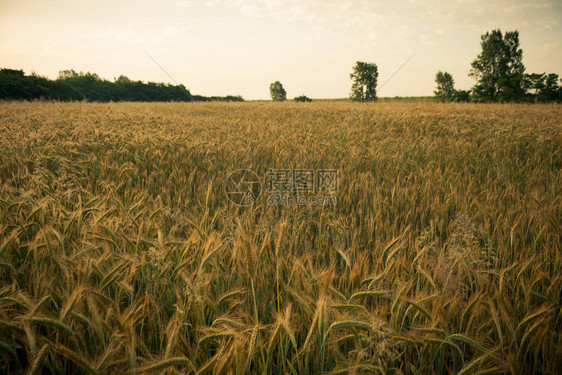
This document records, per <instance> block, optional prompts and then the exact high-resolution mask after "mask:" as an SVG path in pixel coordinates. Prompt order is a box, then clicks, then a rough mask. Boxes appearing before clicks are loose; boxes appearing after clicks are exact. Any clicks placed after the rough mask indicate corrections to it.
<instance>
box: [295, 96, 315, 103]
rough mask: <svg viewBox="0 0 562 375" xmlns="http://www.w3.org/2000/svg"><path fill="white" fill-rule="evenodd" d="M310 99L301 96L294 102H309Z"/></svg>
mask: <svg viewBox="0 0 562 375" xmlns="http://www.w3.org/2000/svg"><path fill="white" fill-rule="evenodd" d="M311 101H312V99H310V98H309V97H308V96H305V95H301V96H297V97H296V98H295V102H311Z"/></svg>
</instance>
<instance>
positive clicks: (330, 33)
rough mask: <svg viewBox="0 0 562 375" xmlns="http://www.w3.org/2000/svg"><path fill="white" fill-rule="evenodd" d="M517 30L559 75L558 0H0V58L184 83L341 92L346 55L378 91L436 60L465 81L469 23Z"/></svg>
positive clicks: (476, 37) (538, 67) (255, 91)
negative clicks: (365, 69)
mask: <svg viewBox="0 0 562 375" xmlns="http://www.w3.org/2000/svg"><path fill="white" fill-rule="evenodd" d="M496 28H500V29H501V30H502V31H508V30H515V29H517V30H519V33H520V40H521V47H522V48H523V62H524V64H525V66H526V68H527V72H529V73H530V72H540V73H542V72H547V73H557V74H559V75H561V76H562V44H561V43H562V42H561V41H562V1H561V0H533V1H530V0H474V1H468V0H466V1H463V0H435V1H432V0H425V1H416V0H406V1H399V0H395V1H393V0H385V1H382V0H300V1H298V0H261V1H260V0H200V1H197V0H180V1H177V0H166V1H165V0H154V1H147V0H139V1H132V0H131V1H117V0H98V1H83V0H65V1H62V0H29V1H27V0H13V1H12V0H0V67H4V68H13V69H23V70H24V71H25V72H26V73H28V74H29V73H31V72H32V71H35V72H36V73H37V74H40V75H44V76H48V77H50V78H56V77H57V74H58V71H60V70H63V69H74V70H77V71H91V72H95V73H98V74H99V75H100V76H101V77H104V78H107V79H110V80H112V79H113V78H114V77H117V76H119V75H121V74H123V75H126V76H128V77H129V78H131V79H134V80H142V81H154V82H169V83H173V82H172V80H171V79H170V78H169V77H168V76H167V75H166V74H165V73H164V72H162V71H161V70H160V68H159V67H158V66H157V65H156V64H155V63H154V62H153V61H152V60H151V59H150V58H149V57H148V56H147V54H150V55H151V56H152V57H153V58H154V59H155V60H156V61H158V62H159V63H160V65H162V66H163V67H164V68H165V69H166V71H167V72H168V73H169V74H170V75H171V76H172V77H173V78H174V79H175V80H176V81H177V82H179V83H182V84H184V85H185V86H186V87H187V88H188V89H189V90H190V91H191V93H192V94H201V95H227V94H233V95H242V96H243V97H244V98H245V99H268V98H269V84H270V83H271V82H273V81H276V80H279V81H281V83H283V85H284V87H285V89H286V90H287V97H288V98H293V97H295V96H298V95H302V94H304V95H307V96H309V97H312V98H343V97H347V96H348V95H349V91H350V87H351V81H350V79H349V74H350V73H351V70H352V67H353V65H354V63H355V61H358V60H360V61H368V62H374V63H376V64H377V65H378V67H379V87H380V86H381V84H382V83H384V82H385V81H386V80H387V79H388V78H389V77H390V76H391V75H392V73H394V71H395V70H396V69H398V68H399V67H400V65H402V64H403V63H404V62H405V61H406V60H407V59H408V58H409V57H410V56H412V54H414V53H415V56H414V57H413V58H412V59H411V60H410V61H409V62H408V64H406V65H405V66H404V68H403V69H402V70H400V72H398V73H397V74H396V75H395V76H394V78H392V79H391V80H390V81H389V82H388V83H387V84H386V85H385V86H384V87H383V88H381V90H380V92H379V96H418V95H432V94H433V89H434V86H435V83H434V79H435V74H436V73H437V71H438V70H443V71H448V72H450V73H451V74H452V75H453V77H454V79H455V86H456V88H457V89H468V88H470V87H471V86H472V85H473V84H474V80H473V79H472V78H470V77H468V73H469V71H470V63H471V61H472V60H474V58H475V57H476V56H477V55H478V53H479V52H480V35H481V34H483V33H485V32H486V31H490V30H492V29H496Z"/></svg>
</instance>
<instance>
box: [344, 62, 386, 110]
mask: <svg viewBox="0 0 562 375" xmlns="http://www.w3.org/2000/svg"><path fill="white" fill-rule="evenodd" d="M378 76H379V71H378V68H377V64H372V63H366V62H361V61H357V62H356V63H355V66H354V67H353V73H351V74H350V77H351V79H352V81H353V83H352V85H351V94H350V98H351V100H356V101H360V102H363V101H371V100H377V78H378Z"/></svg>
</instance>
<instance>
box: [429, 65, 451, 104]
mask: <svg viewBox="0 0 562 375" xmlns="http://www.w3.org/2000/svg"><path fill="white" fill-rule="evenodd" d="M435 83H437V88H436V89H435V91H434V93H435V96H437V97H438V98H439V99H440V100H445V101H449V100H451V99H453V97H454V96H455V92H456V91H455V87H454V86H455V81H454V80H453V76H452V75H451V74H450V73H447V72H441V71H439V72H437V74H436V75H435Z"/></svg>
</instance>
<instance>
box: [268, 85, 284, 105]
mask: <svg viewBox="0 0 562 375" xmlns="http://www.w3.org/2000/svg"><path fill="white" fill-rule="evenodd" d="M269 92H270V94H271V99H273V100H274V101H276V102H282V101H284V100H285V99H287V92H286V91H285V89H284V88H283V85H282V84H281V82H279V81H275V82H273V83H272V84H271V85H269Z"/></svg>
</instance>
